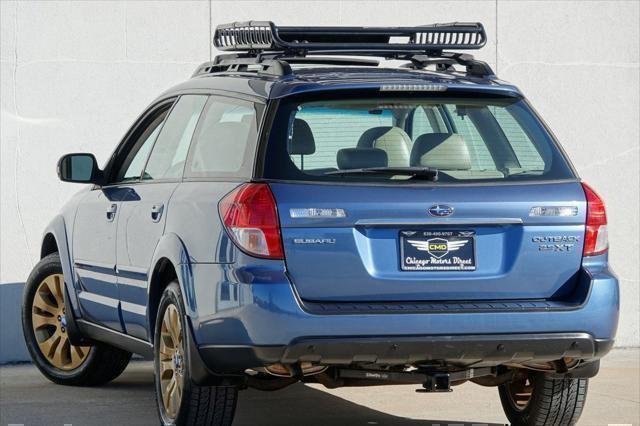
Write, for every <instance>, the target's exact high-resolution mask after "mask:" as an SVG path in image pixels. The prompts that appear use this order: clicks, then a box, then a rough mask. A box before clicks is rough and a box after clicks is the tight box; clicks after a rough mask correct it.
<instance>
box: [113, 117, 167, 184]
mask: <svg viewBox="0 0 640 426" xmlns="http://www.w3.org/2000/svg"><path fill="white" fill-rule="evenodd" d="M167 111H168V107H167V106H165V107H163V108H162V109H161V111H159V112H158V113H157V114H155V116H154V117H151V118H150V119H149V121H147V122H146V123H143V124H142V125H141V127H140V128H139V129H137V131H136V135H137V136H135V135H134V137H133V139H134V141H133V142H132V143H131V144H130V145H129V146H131V149H130V150H129V152H128V153H127V155H126V156H125V157H124V160H123V162H122V165H121V166H120V169H119V170H118V172H117V173H116V176H115V179H113V182H126V181H132V180H138V179H140V176H141V175H142V170H143V169H144V165H145V163H146V162H147V158H148V157H149V152H150V151H151V147H152V146H153V143H154V142H155V140H156V138H157V137H158V133H160V129H161V128H162V123H163V122H164V119H165V118H166V116H167Z"/></svg>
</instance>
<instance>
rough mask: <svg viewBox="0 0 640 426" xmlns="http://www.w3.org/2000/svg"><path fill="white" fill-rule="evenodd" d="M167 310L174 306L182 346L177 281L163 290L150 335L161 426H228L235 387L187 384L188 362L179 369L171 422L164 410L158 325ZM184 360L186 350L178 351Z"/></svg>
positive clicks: (185, 328) (181, 311)
mask: <svg viewBox="0 0 640 426" xmlns="http://www.w3.org/2000/svg"><path fill="white" fill-rule="evenodd" d="M170 306H174V307H175V308H176V309H177V311H178V313H179V318H180V324H181V331H182V336H181V341H182V344H183V345H184V344H185V342H186V337H185V333H188V332H189V331H188V330H189V329H188V326H187V323H186V320H185V309H184V306H183V303H182V296H181V294H180V286H179V285H178V282H177V281H174V282H172V283H171V284H169V286H168V287H167V288H166V289H165V290H164V292H163V294H162V298H161V300H160V306H159V307H158V315H157V316H156V324H155V333H154V335H155V336H154V373H155V374H154V375H155V387H156V404H157V407H158V415H159V417H160V422H161V424H163V425H176V426H196V425H198V426H199V425H207V426H209V425H212V426H228V425H231V423H232V422H233V417H234V414H235V410H236V402H237V400H238V387H237V386H198V385H196V384H195V383H193V382H192V381H191V376H190V371H189V362H188V360H186V361H185V362H184V364H183V367H182V371H183V373H182V377H183V387H182V397H181V401H180V404H179V409H178V410H177V415H176V416H175V417H174V418H172V417H170V416H169V414H168V413H167V410H166V409H165V403H164V402H163V397H162V386H161V378H160V346H161V344H160V339H161V338H162V337H161V330H162V322H163V319H164V316H165V312H166V311H167V309H168V308H169V307H170ZM182 349H183V351H184V352H183V353H184V355H185V356H186V357H188V356H189V354H188V350H185V349H186V348H184V347H183V348H182Z"/></svg>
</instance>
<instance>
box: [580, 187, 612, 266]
mask: <svg viewBox="0 0 640 426" xmlns="http://www.w3.org/2000/svg"><path fill="white" fill-rule="evenodd" d="M582 188H583V189H584V194H585V195H586V197H587V226H586V230H585V235H584V251H583V252H582V254H583V255H585V256H596V255H599V254H603V253H606V251H607V250H608V249H609V237H608V234H607V213H606V211H605V208H604V201H602V198H600V196H599V195H598V194H597V193H596V192H595V191H594V190H593V189H592V188H591V187H590V186H589V185H587V184H586V183H583V184H582Z"/></svg>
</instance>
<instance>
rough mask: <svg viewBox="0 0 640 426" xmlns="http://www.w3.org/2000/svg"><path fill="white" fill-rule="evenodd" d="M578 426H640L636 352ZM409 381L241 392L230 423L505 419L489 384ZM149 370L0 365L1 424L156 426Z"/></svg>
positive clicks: (609, 366)
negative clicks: (67, 382) (94, 371)
mask: <svg viewBox="0 0 640 426" xmlns="http://www.w3.org/2000/svg"><path fill="white" fill-rule="evenodd" d="M589 386H590V389H589V394H588V398H587V405H586V408H585V412H584V414H583V416H582V419H581V421H580V424H582V425H603V424H640V350H637V349H633V350H617V351H614V352H612V353H611V354H610V355H609V356H607V357H606V358H605V359H604V361H603V365H602V369H601V370H600V374H599V375H598V376H597V377H596V378H595V379H592V380H591V382H590V384H589ZM414 389H415V386H385V387H371V388H344V389H336V390H330V391H328V390H325V389H324V388H322V387H321V386H316V385H313V386H305V385H296V386H291V387H289V388H287V389H285V390H282V391H279V392H271V393H268V392H259V391H245V392H242V393H241V395H240V400H239V403H238V410H237V415H236V422H235V425H298V424H304V425H305V426H316V425H329V424H330V425H445V424H458V425H459V424H468V425H472V424H479V423H481V424H505V422H506V421H507V420H506V418H505V417H504V415H503V414H502V409H501V407H500V401H499V399H498V393H497V391H496V390H495V389H493V388H483V387H480V386H477V385H474V384H464V385H461V386H458V387H456V388H455V390H454V392H453V393H450V394H418V393H415V392H414ZM157 423H158V422H157V417H156V408H155V402H154V394H153V377H152V367H151V364H150V363H148V362H132V363H131V365H130V366H129V368H127V370H126V371H125V373H124V374H123V375H122V376H121V377H120V378H118V379H117V380H115V381H114V382H113V383H111V384H109V385H106V386H103V387H100V388H73V387H64V386H57V385H54V384H52V383H50V382H48V381H47V380H45V379H44V378H43V377H42V376H41V375H40V374H39V373H38V371H37V370H36V369H35V368H34V367H33V366H31V365H18V366H6V367H1V368H0V426H5V425H7V424H24V425H27V426H31V425H55V426H58V425H59V426H63V425H65V424H72V425H73V426H84V425H112V424H127V425H155V424H157Z"/></svg>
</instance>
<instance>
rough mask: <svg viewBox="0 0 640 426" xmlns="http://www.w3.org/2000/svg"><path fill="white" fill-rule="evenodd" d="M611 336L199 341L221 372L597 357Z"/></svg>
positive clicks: (203, 352) (205, 357)
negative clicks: (244, 342) (245, 342)
mask: <svg viewBox="0 0 640 426" xmlns="http://www.w3.org/2000/svg"><path fill="white" fill-rule="evenodd" d="M612 345H613V341H612V340H598V339H594V338H593V337H592V336H590V335H589V334H586V333H552V334H519V335H468V336H422V337H413V338H407V337H404V338H401V337H394V338H365V339H363V338H341V339H327V338H324V339H301V340H299V341H296V342H294V343H292V344H291V345H287V346H216V345H209V346H203V347H200V348H199V349H200V356H201V357H202V360H203V361H204V363H205V364H206V365H207V366H209V367H210V368H213V369H215V371H216V372H217V373H229V372H237V371H242V370H243V369H245V368H247V367H248V366H254V367H257V366H265V365H270V364H275V363H286V364H288V363H296V362H302V361H309V362H316V363H320V364H326V365H350V364H353V363H371V364H381V365H404V364H412V363H416V362H421V361H422V362H424V361H430V360H442V361H446V362H447V363H451V364H454V365H461V366H465V365H472V364H473V366H474V367H482V366H493V365H500V364H504V363H507V362H509V363H521V362H526V361H531V360H536V361H554V360H558V359H560V358H562V357H565V356H566V357H572V358H579V359H585V360H595V359H599V358H600V357H602V356H604V355H605V354H606V353H607V352H609V350H610V349H611V347H612Z"/></svg>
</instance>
